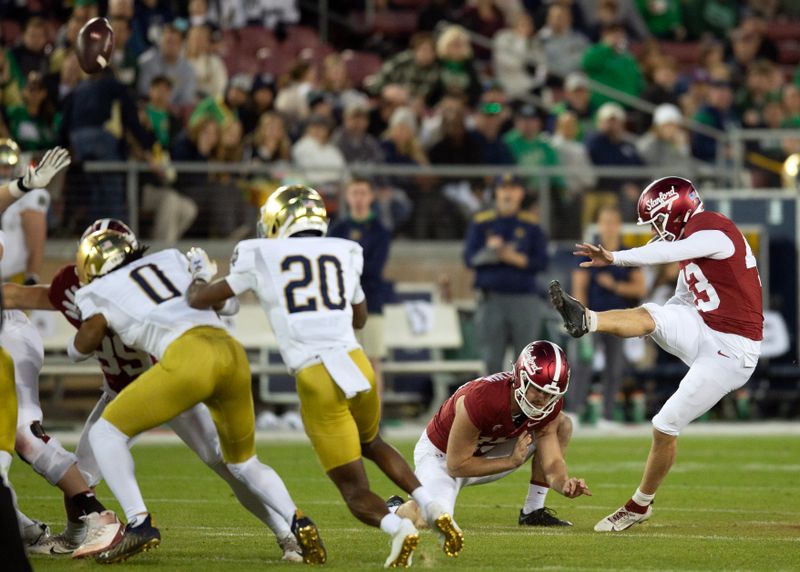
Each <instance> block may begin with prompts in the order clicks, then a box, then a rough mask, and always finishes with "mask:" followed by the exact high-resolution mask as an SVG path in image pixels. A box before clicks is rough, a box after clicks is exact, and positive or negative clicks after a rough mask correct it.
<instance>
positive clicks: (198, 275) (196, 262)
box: [186, 246, 217, 282]
mask: <svg viewBox="0 0 800 572" xmlns="http://www.w3.org/2000/svg"><path fill="white" fill-rule="evenodd" d="M186 257H187V258H188V259H189V271H190V272H191V273H192V280H202V281H203V282H211V279H212V278H214V276H216V275H217V263H216V262H214V261H213V260H211V259H210V258H209V257H208V254H206V251H205V250H203V249H202V248H197V247H196V246H195V247H192V248H190V249H189V252H187V253H186Z"/></svg>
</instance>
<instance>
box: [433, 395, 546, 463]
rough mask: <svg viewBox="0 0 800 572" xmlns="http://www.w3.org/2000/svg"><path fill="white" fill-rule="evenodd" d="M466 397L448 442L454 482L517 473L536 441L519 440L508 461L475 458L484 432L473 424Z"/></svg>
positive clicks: (527, 436) (459, 403)
mask: <svg viewBox="0 0 800 572" xmlns="http://www.w3.org/2000/svg"><path fill="white" fill-rule="evenodd" d="M465 399H466V398H465V397H461V398H459V400H458V401H457V402H456V414H455V417H454V419H453V425H452V427H451V428H450V437H449V438H448V440H447V472H448V473H449V474H450V476H451V477H453V478H458V477H483V476H486V475H495V474H497V473H502V472H503V471H508V470H511V469H516V468H517V467H519V466H520V465H521V464H522V463H524V462H525V459H526V458H527V457H528V447H529V446H530V444H531V441H532V437H531V436H530V434H529V433H527V432H526V433H523V434H522V435H520V437H519V438H518V439H517V443H516V445H515V446H514V451H513V452H512V453H511V454H510V455H509V456H508V457H499V458H494V459H487V458H486V457H475V456H474V453H475V449H476V447H477V446H478V438H479V437H480V434H481V431H480V429H478V428H477V427H475V425H474V424H473V423H472V421H471V420H470V418H469V413H467V407H466V406H465V405H464V400H465Z"/></svg>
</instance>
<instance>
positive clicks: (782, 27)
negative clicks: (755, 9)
mask: <svg viewBox="0 0 800 572" xmlns="http://www.w3.org/2000/svg"><path fill="white" fill-rule="evenodd" d="M765 35H766V36H767V37H768V38H769V39H770V40H772V41H773V42H782V41H785V40H794V41H797V40H798V39H800V22H797V21H794V22H770V23H769V24H768V25H767V29H766V32H765Z"/></svg>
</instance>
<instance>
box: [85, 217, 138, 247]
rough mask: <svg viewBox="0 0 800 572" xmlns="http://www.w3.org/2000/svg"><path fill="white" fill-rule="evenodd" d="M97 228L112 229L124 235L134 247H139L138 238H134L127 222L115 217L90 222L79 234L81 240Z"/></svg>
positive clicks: (97, 229)
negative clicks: (81, 233)
mask: <svg viewBox="0 0 800 572" xmlns="http://www.w3.org/2000/svg"><path fill="white" fill-rule="evenodd" d="M99 230H114V231H116V232H118V233H120V234H122V235H123V236H125V238H126V239H127V240H128V242H129V243H130V244H131V246H132V247H133V248H134V249H136V248H139V240H138V239H137V238H136V235H135V234H134V233H133V230H131V227H129V226H128V225H127V224H125V223H124V222H122V221H121V220H119V219H117V218H99V219H97V220H96V221H94V222H93V223H92V224H90V225H89V226H87V227H86V230H84V231H83V235H81V241H83V239H84V238H86V237H87V236H89V235H90V234H92V233H94V232H97V231H99Z"/></svg>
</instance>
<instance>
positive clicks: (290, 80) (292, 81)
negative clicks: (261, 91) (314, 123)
mask: <svg viewBox="0 0 800 572" xmlns="http://www.w3.org/2000/svg"><path fill="white" fill-rule="evenodd" d="M316 86H317V69H316V67H314V66H313V65H312V64H311V62H308V61H305V60H298V61H297V62H295V63H294V65H293V66H292V68H291V69H290V70H289V73H288V74H287V77H286V78H285V79H284V81H283V83H282V85H281V88H280V89H279V90H278V95H277V96H276V98H275V109H276V110H277V111H279V112H280V113H282V114H283V115H284V116H285V117H286V120H287V122H288V125H287V127H289V131H290V132H291V131H292V130H293V128H294V127H295V126H296V125H298V124H300V123H301V122H302V121H304V120H305V119H306V118H307V117H308V93H309V92H310V91H312V90H313V89H315V88H316Z"/></svg>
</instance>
